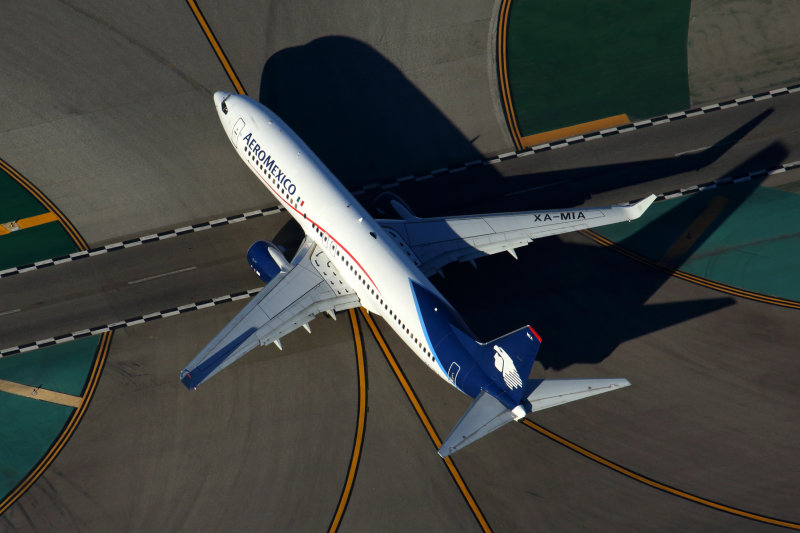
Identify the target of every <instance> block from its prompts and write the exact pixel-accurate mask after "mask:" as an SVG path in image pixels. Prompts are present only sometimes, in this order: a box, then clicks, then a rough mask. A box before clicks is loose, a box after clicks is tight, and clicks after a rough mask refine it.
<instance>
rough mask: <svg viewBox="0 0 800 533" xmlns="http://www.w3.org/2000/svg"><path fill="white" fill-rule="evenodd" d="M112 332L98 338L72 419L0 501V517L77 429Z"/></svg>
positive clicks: (94, 386) (94, 385)
mask: <svg viewBox="0 0 800 533" xmlns="http://www.w3.org/2000/svg"><path fill="white" fill-rule="evenodd" d="M112 334H113V332H111V331H107V332H105V333H103V335H102V336H101V337H100V344H99V345H98V347H97V355H95V358H94V364H93V365H92V372H91V373H90V374H89V378H88V379H87V381H86V387H85V388H84V392H83V395H82V401H81V404H80V405H79V406H78V408H77V409H76V410H75V412H74V413H72V417H71V418H70V419H69V421H68V422H67V424H66V426H64V431H62V432H61V434H60V435H59V436H58V437H57V438H56V441H55V442H54V443H53V445H52V446H51V447H50V449H49V450H48V451H47V454H45V456H44V457H43V458H42V460H41V461H39V464H37V465H36V466H35V467H34V468H33V469H32V470H31V471H30V473H29V474H28V475H27V477H26V478H25V479H23V480H22V481H20V483H19V484H18V485H17V486H16V488H15V489H14V490H13V491H11V492H10V493H9V494H8V496H6V497H5V498H4V499H3V500H2V501H0V515H2V514H3V513H4V512H5V511H6V510H8V508H9V507H11V505H12V504H13V503H14V502H15V501H17V499H19V497H20V496H22V495H23V494H24V493H25V491H27V490H28V489H29V488H30V487H31V485H33V483H34V482H35V481H36V480H37V479H39V476H41V475H42V474H43V473H44V471H45V470H47V467H48V466H50V463H52V462H53V460H54V459H55V458H56V456H58V454H59V453H60V452H61V450H62V449H63V448H64V445H66V443H67V441H68V440H69V439H70V437H71V436H72V433H73V432H74V431H75V428H76V427H78V423H79V422H80V421H81V419H82V418H83V415H84V414H85V413H86V409H87V408H88V407H89V403H90V402H91V401H92V397H93V396H94V392H95V389H96V388H97V383H98V381H100V374H101V373H102V371H103V367H104V366H105V364H106V358H107V357H108V349H109V347H110V346H111V337H112Z"/></svg>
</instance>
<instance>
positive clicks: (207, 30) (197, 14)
mask: <svg viewBox="0 0 800 533" xmlns="http://www.w3.org/2000/svg"><path fill="white" fill-rule="evenodd" d="M186 3H187V4H188V5H189V9H191V10H192V13H193V14H194V18H195V20H197V23H198V24H200V28H201V29H202V30H203V33H204V34H205V36H206V39H208V43H209V44H210V45H211V48H213V49H214V54H216V56H217V59H219V62H220V63H221V64H222V68H223V69H225V74H227V75H228V79H230V80H231V83H233V86H234V87H235V88H236V92H238V93H239V94H247V91H245V90H244V86H243V85H242V82H240V81H239V77H238V76H237V75H236V71H234V70H233V67H232V66H231V63H230V61H228V57H227V56H226V55H225V52H224V51H223V50H222V47H221V46H220V44H219V41H217V38H216V37H215V36H214V32H213V31H212V30H211V26H209V25H208V22H207V21H206V18H205V17H204V16H203V12H202V11H200V7H199V6H198V5H197V2H195V0H186Z"/></svg>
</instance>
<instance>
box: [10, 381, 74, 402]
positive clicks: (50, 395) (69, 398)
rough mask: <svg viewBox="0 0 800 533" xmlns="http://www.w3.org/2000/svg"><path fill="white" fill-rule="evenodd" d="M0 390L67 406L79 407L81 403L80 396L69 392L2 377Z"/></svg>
mask: <svg viewBox="0 0 800 533" xmlns="http://www.w3.org/2000/svg"><path fill="white" fill-rule="evenodd" d="M0 391H3V392H7V393H9V394H16V395H17V396H24V397H26V398H31V399H32V400H41V401H43V402H50V403H57V404H59V405H66V406H68V407H79V406H80V405H81V397H80V396H73V395H71V394H64V393H63V392H56V391H52V390H48V389H42V388H37V387H32V386H30V385H23V384H22V383H15V382H13V381H6V380H4V379H0Z"/></svg>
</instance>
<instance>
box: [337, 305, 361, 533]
mask: <svg viewBox="0 0 800 533" xmlns="http://www.w3.org/2000/svg"><path fill="white" fill-rule="evenodd" d="M350 324H351V325H352V327H353V342H354V343H355V346H356V366H357V368H358V421H357V422H356V438H355V442H354V443H353V454H352V455H351V457H350V468H349V469H348V470H347V479H346V480H345V483H344V488H343V489H342V495H341V496H340V497H339V504H338V505H337V506H336V512H335V513H334V515H333V519H332V520H331V524H330V526H329V527H328V531H330V532H333V531H336V530H337V529H339V525H340V524H341V522H342V517H343V516H344V511H345V509H346V508H347V503H348V502H349V501H350V494H351V492H352V490H353V484H354V483H355V480H356V472H358V462H359V460H360V459H361V448H362V446H363V444H364V430H365V428H366V424H367V375H366V368H365V365H364V345H363V343H362V342H361V331H360V330H359V327H358V316H357V315H356V311H355V309H350Z"/></svg>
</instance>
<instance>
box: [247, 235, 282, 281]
mask: <svg viewBox="0 0 800 533" xmlns="http://www.w3.org/2000/svg"><path fill="white" fill-rule="evenodd" d="M247 262H248V263H249V264H250V268H252V269H253V272H255V273H256V275H257V276H258V277H259V278H261V281H263V282H264V283H269V282H270V280H272V279H273V278H274V277H275V276H277V275H278V274H279V273H280V272H281V271H282V270H288V268H289V262H288V261H287V260H286V257H284V255H283V253H282V252H281V251H280V250H279V249H278V247H277V246H275V245H274V244H272V243H271V242H268V241H257V242H254V243H253V245H252V246H250V249H249V250H247Z"/></svg>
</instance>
